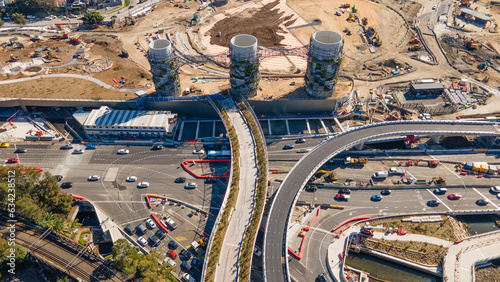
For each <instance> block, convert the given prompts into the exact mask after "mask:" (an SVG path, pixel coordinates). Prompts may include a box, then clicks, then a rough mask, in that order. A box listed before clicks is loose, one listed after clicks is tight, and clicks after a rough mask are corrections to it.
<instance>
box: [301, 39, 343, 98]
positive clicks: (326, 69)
mask: <svg viewBox="0 0 500 282" xmlns="http://www.w3.org/2000/svg"><path fill="white" fill-rule="evenodd" d="M343 47H344V41H343V39H342V35H340V34H339V33H336V32H333V31H328V30H323V31H317V32H315V33H314V34H313V36H312V37H311V42H310V51H309V58H308V60H307V70H306V77H305V83H306V92H307V93H308V94H309V95H311V96H313V97H315V98H328V97H331V96H332V94H333V93H334V92H335V84H336V83H337V80H338V77H339V74H340V65H341V63H342V56H343V53H342V52H343Z"/></svg>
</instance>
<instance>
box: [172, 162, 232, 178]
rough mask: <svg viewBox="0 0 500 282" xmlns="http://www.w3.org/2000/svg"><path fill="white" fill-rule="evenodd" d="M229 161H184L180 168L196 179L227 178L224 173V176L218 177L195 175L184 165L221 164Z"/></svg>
mask: <svg viewBox="0 0 500 282" xmlns="http://www.w3.org/2000/svg"><path fill="white" fill-rule="evenodd" d="M230 161H231V159H223V160H185V161H183V162H182V163H181V166H182V168H183V169H185V170H186V171H187V172H189V173H190V174H191V175H193V176H194V177H196V178H202V179H205V178H229V176H228V175H226V174H225V173H224V175H219V176H209V175H199V174H196V173H195V172H194V171H192V170H191V169H189V168H188V166H187V165H186V164H189V163H191V164H197V163H221V162H230Z"/></svg>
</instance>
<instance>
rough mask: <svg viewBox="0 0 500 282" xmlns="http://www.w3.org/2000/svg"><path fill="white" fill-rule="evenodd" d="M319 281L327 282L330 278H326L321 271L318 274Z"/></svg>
mask: <svg viewBox="0 0 500 282" xmlns="http://www.w3.org/2000/svg"><path fill="white" fill-rule="evenodd" d="M318 281H319V282H327V281H328V280H326V277H325V274H324V273H321V274H320V275H318Z"/></svg>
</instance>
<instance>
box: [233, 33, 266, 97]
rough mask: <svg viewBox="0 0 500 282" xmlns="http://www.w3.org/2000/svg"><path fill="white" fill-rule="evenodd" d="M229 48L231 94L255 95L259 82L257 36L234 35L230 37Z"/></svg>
mask: <svg viewBox="0 0 500 282" xmlns="http://www.w3.org/2000/svg"><path fill="white" fill-rule="evenodd" d="M229 49H230V51H231V54H230V55H229V57H230V58H231V67H230V70H229V78H230V81H231V94H232V95H234V96H242V97H252V96H255V95H257V93H258V90H259V82H260V73H259V56H258V42H257V38H255V37H254V36H251V35H248V34H240V35H236V36H235V37H233V38H231V44H230V46H229Z"/></svg>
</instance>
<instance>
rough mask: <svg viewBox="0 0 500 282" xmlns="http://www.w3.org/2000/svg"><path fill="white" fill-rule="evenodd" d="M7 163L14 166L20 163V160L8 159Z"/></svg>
mask: <svg viewBox="0 0 500 282" xmlns="http://www.w3.org/2000/svg"><path fill="white" fill-rule="evenodd" d="M6 162H7V163H10V164H12V163H18V162H19V159H18V158H8V159H7V160H6Z"/></svg>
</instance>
